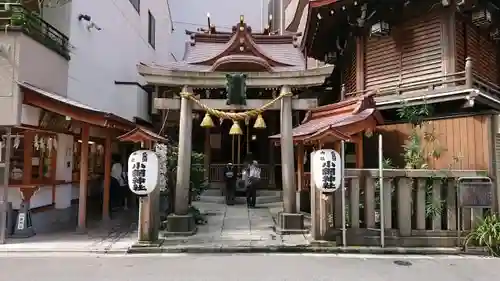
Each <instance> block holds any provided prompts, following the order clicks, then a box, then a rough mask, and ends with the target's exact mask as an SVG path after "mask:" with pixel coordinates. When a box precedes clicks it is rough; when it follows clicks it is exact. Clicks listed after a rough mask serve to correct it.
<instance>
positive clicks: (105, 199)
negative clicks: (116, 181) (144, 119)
mask: <svg viewBox="0 0 500 281" xmlns="http://www.w3.org/2000/svg"><path fill="white" fill-rule="evenodd" d="M129 168H130V167H129ZM110 188H111V134H109V133H108V134H107V135H106V143H105V145H104V190H103V196H102V220H103V221H109V219H110V217H109V196H110Z"/></svg>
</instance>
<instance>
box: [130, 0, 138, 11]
mask: <svg viewBox="0 0 500 281" xmlns="http://www.w3.org/2000/svg"><path fill="white" fill-rule="evenodd" d="M128 1H130V4H132V6H134V9H135V10H136V11H137V12H138V13H140V12H141V0H128Z"/></svg>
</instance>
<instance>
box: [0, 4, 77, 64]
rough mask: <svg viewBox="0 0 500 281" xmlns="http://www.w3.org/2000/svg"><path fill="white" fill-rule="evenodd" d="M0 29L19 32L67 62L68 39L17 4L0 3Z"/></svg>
mask: <svg viewBox="0 0 500 281" xmlns="http://www.w3.org/2000/svg"><path fill="white" fill-rule="evenodd" d="M0 27H2V28H3V29H4V30H6V31H7V30H9V29H11V30H20V31H22V32H23V33H25V34H26V35H28V36H29V37H30V38H32V39H33V40H35V41H37V42H39V43H40V44H42V45H44V46H45V47H47V48H49V49H51V50H53V51H54V52H56V53H58V54H59V55H61V56H63V57H64V58H65V59H67V60H69V59H70V56H69V46H70V45H69V38H68V37H67V36H66V35H64V34H63V33H62V32H60V31H59V30H57V28H55V27H54V26H52V25H51V24H49V23H48V22H46V21H44V20H43V19H42V18H41V17H40V16H39V15H38V14H37V13H36V12H33V11H30V10H28V9H26V8H25V7H23V6H22V5H21V4H18V3H0Z"/></svg>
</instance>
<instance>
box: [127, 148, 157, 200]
mask: <svg viewBox="0 0 500 281" xmlns="http://www.w3.org/2000/svg"><path fill="white" fill-rule="evenodd" d="M127 176H128V185H129V188H130V190H131V191H132V192H133V193H135V194H137V195H139V196H145V195H148V194H149V193H151V192H153V190H155V188H156V187H157V186H158V179H159V161H158V156H156V154H155V152H153V151H149V150H138V151H135V152H133V153H132V154H131V155H130V156H129V158H128V173H127Z"/></svg>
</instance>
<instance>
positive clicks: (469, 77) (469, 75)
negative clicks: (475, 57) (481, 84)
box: [465, 57, 473, 89]
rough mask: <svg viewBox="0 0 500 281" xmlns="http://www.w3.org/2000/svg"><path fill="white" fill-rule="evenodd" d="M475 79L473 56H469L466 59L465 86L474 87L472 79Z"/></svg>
mask: <svg viewBox="0 0 500 281" xmlns="http://www.w3.org/2000/svg"><path fill="white" fill-rule="evenodd" d="M472 80H473V74H472V58H471V57H467V58H466V59H465V86H466V87H467V88H469V89H470V88H472V86H473V85H472V84H473V83H472V82H473V81H472Z"/></svg>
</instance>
